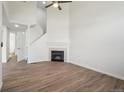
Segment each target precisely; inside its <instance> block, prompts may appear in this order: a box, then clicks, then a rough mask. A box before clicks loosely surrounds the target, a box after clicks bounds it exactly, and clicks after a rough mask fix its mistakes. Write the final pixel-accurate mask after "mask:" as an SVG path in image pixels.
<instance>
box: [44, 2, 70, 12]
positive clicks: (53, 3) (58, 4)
mask: <svg viewBox="0 0 124 93" xmlns="http://www.w3.org/2000/svg"><path fill="white" fill-rule="evenodd" d="M70 2H72V1H52V3H50V4H49V5H47V6H45V8H48V7H50V6H53V7H55V8H58V9H59V10H62V8H61V6H60V3H70Z"/></svg>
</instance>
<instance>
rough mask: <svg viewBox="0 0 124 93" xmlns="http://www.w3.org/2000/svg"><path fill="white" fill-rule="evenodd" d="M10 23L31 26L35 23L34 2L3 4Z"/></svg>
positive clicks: (9, 2)
mask: <svg viewBox="0 0 124 93" xmlns="http://www.w3.org/2000/svg"><path fill="white" fill-rule="evenodd" d="M5 6H6V10H7V14H8V18H9V20H10V22H15V23H20V24H25V25H32V24H34V23H36V2H33V1H31V2H26V3H24V2H20V1H13V2H11V1H8V2H5Z"/></svg>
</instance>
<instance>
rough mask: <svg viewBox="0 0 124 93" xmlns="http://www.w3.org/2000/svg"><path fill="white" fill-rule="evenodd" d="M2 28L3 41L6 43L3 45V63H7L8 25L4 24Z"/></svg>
mask: <svg viewBox="0 0 124 93" xmlns="http://www.w3.org/2000/svg"><path fill="white" fill-rule="evenodd" d="M2 28H3V29H2V30H3V34H2V42H3V44H4V46H3V47H2V63H6V62H7V59H8V58H7V48H8V47H7V38H8V36H7V32H8V31H7V27H6V26H2Z"/></svg>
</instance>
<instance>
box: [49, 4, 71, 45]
mask: <svg viewBox="0 0 124 93" xmlns="http://www.w3.org/2000/svg"><path fill="white" fill-rule="evenodd" d="M61 6H62V10H61V11H60V10H58V9H57V8H54V7H49V8H48V9H47V34H48V42H64V43H68V42H69V5H68V4H61Z"/></svg>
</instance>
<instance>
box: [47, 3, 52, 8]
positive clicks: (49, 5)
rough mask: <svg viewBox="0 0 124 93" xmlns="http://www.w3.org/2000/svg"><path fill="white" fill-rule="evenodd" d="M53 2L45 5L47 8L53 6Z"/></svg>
mask: <svg viewBox="0 0 124 93" xmlns="http://www.w3.org/2000/svg"><path fill="white" fill-rule="evenodd" d="M53 4H54V3H51V4H49V5H47V6H45V8H48V7H50V6H52V5H53Z"/></svg>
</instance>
